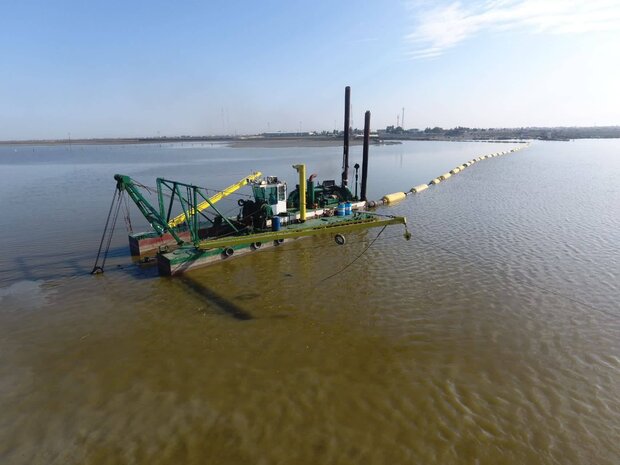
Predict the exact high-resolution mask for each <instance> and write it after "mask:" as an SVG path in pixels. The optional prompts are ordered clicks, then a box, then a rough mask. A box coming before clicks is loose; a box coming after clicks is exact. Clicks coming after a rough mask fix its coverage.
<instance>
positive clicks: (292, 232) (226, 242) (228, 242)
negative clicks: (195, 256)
mask: <svg viewBox="0 0 620 465" xmlns="http://www.w3.org/2000/svg"><path fill="white" fill-rule="evenodd" d="M366 215H370V214H366ZM391 224H403V225H405V227H406V225H407V219H406V218H404V217H402V216H394V217H390V218H387V219H381V218H379V217H377V216H374V215H372V216H368V217H364V218H357V219H356V218H354V219H350V220H343V221H341V222H337V223H327V224H321V225H318V226H310V227H305V228H304V227H296V228H290V229H283V230H280V231H271V232H264V233H257V234H248V235H245V236H232V237H224V238H221V239H210V240H204V241H201V242H200V243H199V244H198V245H197V248H198V249H200V250H209V249H214V248H218V247H232V246H235V245H242V244H251V243H253V242H266V241H275V240H279V239H295V238H299V237H306V236H318V235H321V234H326V233H334V234H335V233H342V232H353V231H359V230H363V229H368V228H376V227H380V226H388V225H391Z"/></svg>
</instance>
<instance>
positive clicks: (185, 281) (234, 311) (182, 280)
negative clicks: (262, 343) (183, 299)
mask: <svg viewBox="0 0 620 465" xmlns="http://www.w3.org/2000/svg"><path fill="white" fill-rule="evenodd" d="M171 279H173V280H174V282H175V283H179V284H180V285H182V286H183V287H185V288H186V289H187V290H189V291H191V292H193V293H194V294H196V295H198V296H199V297H201V298H203V299H205V300H206V301H207V302H209V303H210V304H213V305H215V306H216V307H218V308H220V309H221V310H222V311H223V312H224V313H226V314H227V315H229V316H231V317H233V318H235V319H236V320H241V321H245V320H252V319H254V317H253V316H252V315H251V314H250V313H248V312H247V311H246V310H244V309H243V308H241V307H239V306H238V305H236V304H235V303H234V302H231V301H230V300H228V299H226V298H225V297H222V296H221V295H219V294H218V293H217V292H215V291H213V290H212V289H209V288H208V287H207V286H205V285H204V284H202V283H200V282H198V281H196V280H194V279H192V278H191V277H189V276H187V275H185V274H183V275H180V276H175V277H174V278H171Z"/></svg>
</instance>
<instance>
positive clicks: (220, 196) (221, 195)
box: [168, 172, 262, 228]
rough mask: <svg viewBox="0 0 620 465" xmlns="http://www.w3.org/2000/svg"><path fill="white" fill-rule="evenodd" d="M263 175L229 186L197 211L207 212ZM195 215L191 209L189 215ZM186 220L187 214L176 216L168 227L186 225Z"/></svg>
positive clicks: (203, 203)
mask: <svg viewBox="0 0 620 465" xmlns="http://www.w3.org/2000/svg"><path fill="white" fill-rule="evenodd" d="M261 174H262V173H260V172H256V173H252V174H251V175H249V176H246V177H245V178H243V179H242V180H241V181H239V182H236V183H235V184H232V185H230V186H228V187H227V188H226V189H224V190H223V191H220V192H218V193H217V194H215V195H214V196H213V197H209V202H207V201H206V200H205V201H204V202H201V203H199V204H198V206H197V208H196V209H197V210H198V211H199V212H201V211H203V210H205V209H206V208H209V206H210V205H211V204H214V203H216V202H219V201H220V200H222V199H223V198H225V197H228V196H229V195H230V194H232V193H233V192H235V191H237V190H239V189H241V188H242V187H243V186H245V185H247V184H249V183H250V182H252V181H254V180H255V179H258V178H259V177H260V176H261ZM194 214H195V212H194V209H193V208H192V209H190V211H189V212H188V215H189V216H193V215H194ZM186 219H187V218H186V216H185V213H181V214H180V215H178V216H175V217H174V218H172V219H171V220H170V221H169V222H168V226H170V227H171V228H174V227H176V226H178V225H180V224H182V223H184V222H185V220H186Z"/></svg>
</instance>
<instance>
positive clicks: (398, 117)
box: [396, 115, 400, 127]
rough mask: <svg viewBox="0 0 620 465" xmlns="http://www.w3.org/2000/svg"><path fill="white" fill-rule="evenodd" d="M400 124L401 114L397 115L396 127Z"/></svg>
mask: <svg viewBox="0 0 620 465" xmlns="http://www.w3.org/2000/svg"><path fill="white" fill-rule="evenodd" d="M399 126H400V115H396V127H399Z"/></svg>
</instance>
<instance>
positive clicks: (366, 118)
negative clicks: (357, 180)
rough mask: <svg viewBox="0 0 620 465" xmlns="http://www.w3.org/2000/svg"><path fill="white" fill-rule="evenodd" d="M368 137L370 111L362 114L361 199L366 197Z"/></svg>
mask: <svg viewBox="0 0 620 465" xmlns="http://www.w3.org/2000/svg"><path fill="white" fill-rule="evenodd" d="M369 139H370V112H369V111H367V112H366V114H365V115H364V150H363V152H362V192H361V196H360V197H361V199H362V200H367V199H366V180H367V179H368V142H369Z"/></svg>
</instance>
